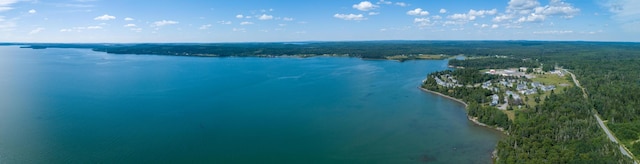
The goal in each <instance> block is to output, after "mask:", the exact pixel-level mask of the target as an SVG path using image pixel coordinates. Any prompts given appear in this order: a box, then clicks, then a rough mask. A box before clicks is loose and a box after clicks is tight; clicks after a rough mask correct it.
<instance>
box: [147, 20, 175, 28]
mask: <svg viewBox="0 0 640 164" xmlns="http://www.w3.org/2000/svg"><path fill="white" fill-rule="evenodd" d="M178 23H180V22H177V21H172V20H161V21H155V22H153V26H157V27H160V26H166V25H174V24H178Z"/></svg>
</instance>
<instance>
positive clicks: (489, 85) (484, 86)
mask: <svg viewBox="0 0 640 164" xmlns="http://www.w3.org/2000/svg"><path fill="white" fill-rule="evenodd" d="M482 88H484V89H488V90H491V89H492V88H493V87H491V81H486V82H484V83H482Z"/></svg>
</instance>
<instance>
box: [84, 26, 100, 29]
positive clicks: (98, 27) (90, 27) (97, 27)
mask: <svg viewBox="0 0 640 164" xmlns="http://www.w3.org/2000/svg"><path fill="white" fill-rule="evenodd" d="M87 29H89V30H97V29H102V26H89V27H87Z"/></svg>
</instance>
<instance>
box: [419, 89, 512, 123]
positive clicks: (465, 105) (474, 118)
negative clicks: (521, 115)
mask: <svg viewBox="0 0 640 164" xmlns="http://www.w3.org/2000/svg"><path fill="white" fill-rule="evenodd" d="M418 88H420V90H422V91H425V92H429V93H432V94H436V95H439V96H442V97H444V98H448V99H451V100H453V101H456V102H458V103H460V104H462V105H464V108H465V114H466V115H467V119H468V120H469V121H471V122H473V123H474V124H476V125H479V126H483V127H487V128H489V129H494V130H497V131H500V132H502V133H504V134H508V133H506V131H505V130H504V128H501V127H492V126H489V125H487V124H485V123H482V122H480V121H478V118H476V117H471V116H469V114H468V112H467V111H466V110H467V107H468V106H469V105H467V103H466V102H464V101H462V100H460V99H457V98H454V97H451V96H448V95H445V94H442V93H440V92H436V91H432V90H428V89H425V88H422V86H418Z"/></svg>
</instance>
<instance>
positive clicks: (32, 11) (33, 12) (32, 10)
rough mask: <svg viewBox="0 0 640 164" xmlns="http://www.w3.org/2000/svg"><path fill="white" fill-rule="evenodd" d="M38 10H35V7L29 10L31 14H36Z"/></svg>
mask: <svg viewBox="0 0 640 164" xmlns="http://www.w3.org/2000/svg"><path fill="white" fill-rule="evenodd" d="M37 12H38V11H36V10H34V9H31V10H29V14H35V13H37Z"/></svg>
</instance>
